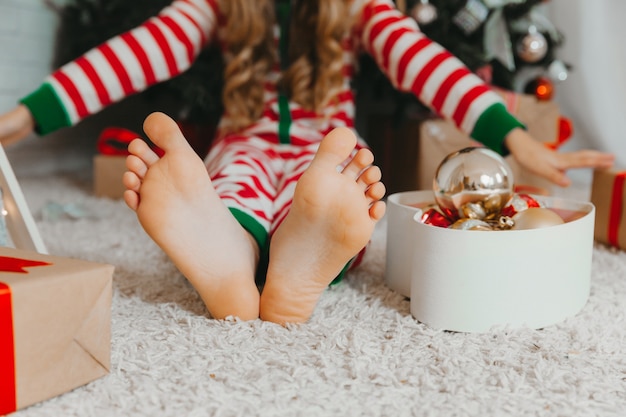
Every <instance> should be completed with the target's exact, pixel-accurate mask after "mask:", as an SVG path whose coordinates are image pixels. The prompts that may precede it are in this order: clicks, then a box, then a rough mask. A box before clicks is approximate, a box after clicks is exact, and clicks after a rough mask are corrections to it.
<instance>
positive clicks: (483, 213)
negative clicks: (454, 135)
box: [433, 147, 514, 220]
mask: <svg viewBox="0 0 626 417" xmlns="http://www.w3.org/2000/svg"><path fill="white" fill-rule="evenodd" d="M513 184H514V177H513V171H512V170H511V167H510V166H509V165H508V163H507V162H506V161H505V160H504V158H502V156H500V155H498V154H497V153H496V152H494V151H492V150H490V149H487V148H482V147H469V148H465V149H461V150H459V151H457V152H453V153H451V154H450V155H448V156H447V157H446V158H444V160H443V161H442V162H441V164H440V165H439V167H438V168H437V171H436V172H435V177H434V179H433V191H434V194H435V201H436V202H437V204H438V205H439V208H440V209H441V210H442V211H443V213H444V214H445V215H446V216H448V217H449V218H451V219H458V218H472V219H479V220H484V219H494V218H495V217H496V216H497V215H498V214H499V213H500V211H501V210H502V208H503V207H504V206H505V205H506V204H507V203H508V201H509V200H510V199H511V196H512V195H513Z"/></svg>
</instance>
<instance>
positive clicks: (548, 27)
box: [398, 0, 568, 99]
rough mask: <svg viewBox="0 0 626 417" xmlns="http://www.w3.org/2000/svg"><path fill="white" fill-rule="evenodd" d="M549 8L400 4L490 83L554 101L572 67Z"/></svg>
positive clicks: (447, 1)
mask: <svg viewBox="0 0 626 417" xmlns="http://www.w3.org/2000/svg"><path fill="white" fill-rule="evenodd" d="M400 3H402V4H400ZM404 3H406V4H405V5H404ZM545 3H546V0H408V1H406V2H405V1H398V5H399V7H406V13H407V14H408V15H409V16H411V17H412V18H413V19H415V20H416V21H417V23H418V24H419V26H420V28H421V30H422V31H423V32H424V33H425V34H426V35H428V36H429V37H430V38H431V39H433V40H435V41H436V42H438V43H440V44H441V45H443V46H444V47H446V48H447V49H448V50H449V51H450V52H452V53H453V54H454V55H455V56H457V57H458V58H459V59H460V60H461V61H463V62H464V63H465V65H467V66H468V67H469V68H470V69H471V70H473V71H474V72H476V73H477V74H478V75H479V76H480V77H481V78H483V79H484V80H485V82H487V83H489V84H493V85H496V86H499V87H501V88H504V89H508V90H513V91H517V92H526V93H532V94H536V95H537V96H538V98H543V99H550V98H551V92H552V90H553V88H552V87H553V84H554V83H556V82H558V81H563V80H564V79H566V78H567V72H568V68H567V65H566V64H564V63H563V62H561V61H560V60H558V59H557V58H556V54H555V52H556V49H557V48H558V46H560V45H561V44H562V42H563V40H564V39H563V36H562V34H561V33H560V32H559V31H558V30H557V28H556V27H554V25H553V24H552V23H551V22H550V20H549V19H548V18H547V16H546V13H545V10H544V4H545Z"/></svg>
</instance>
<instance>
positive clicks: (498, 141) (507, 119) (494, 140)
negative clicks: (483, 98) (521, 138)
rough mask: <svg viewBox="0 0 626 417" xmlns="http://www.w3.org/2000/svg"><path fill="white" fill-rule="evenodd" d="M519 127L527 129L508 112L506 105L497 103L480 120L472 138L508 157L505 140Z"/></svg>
mask: <svg viewBox="0 0 626 417" xmlns="http://www.w3.org/2000/svg"><path fill="white" fill-rule="evenodd" d="M517 127H520V128H522V129H526V126H524V124H523V123H522V122H520V121H519V120H517V119H516V118H515V117H514V116H513V115H512V114H511V113H509V112H508V111H507V109H506V107H504V104H502V103H496V104H493V105H491V106H490V107H489V108H487V110H485V111H484V112H483V114H482V115H481V116H480V117H479V118H478V121H476V125H475V126H474V130H472V133H471V135H470V136H471V137H472V138H474V139H476V140H477V141H479V142H480V143H482V144H484V145H485V146H487V147H488V148H490V149H492V150H494V151H496V152H498V153H499V154H500V155H507V154H508V153H509V150H508V149H507V148H506V147H505V146H504V138H506V135H508V134H509V132H510V131H511V130H513V129H515V128H517Z"/></svg>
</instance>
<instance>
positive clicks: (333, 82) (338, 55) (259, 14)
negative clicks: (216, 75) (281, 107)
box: [220, 0, 350, 130]
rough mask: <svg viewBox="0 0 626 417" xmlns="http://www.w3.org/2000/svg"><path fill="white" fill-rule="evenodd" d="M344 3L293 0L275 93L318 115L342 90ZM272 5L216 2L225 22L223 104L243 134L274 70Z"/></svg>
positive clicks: (253, 0)
mask: <svg viewBox="0 0 626 417" xmlns="http://www.w3.org/2000/svg"><path fill="white" fill-rule="evenodd" d="M348 1H349V0H299V1H296V5H295V7H294V8H293V12H292V19H291V27H290V29H289V39H290V43H289V62H290V64H289V67H288V68H287V69H286V70H285V71H284V73H283V77H282V79H281V80H280V87H281V88H282V89H283V90H284V91H285V92H286V94H287V96H288V97H289V98H290V99H291V100H293V101H294V102H296V103H298V104H300V105H301V106H302V107H303V108H305V109H307V110H313V111H316V112H320V111H321V110H322V109H323V108H324V107H325V106H327V105H328V104H329V103H331V102H332V101H333V99H335V98H336V96H337V94H338V92H339V91H340V90H341V87H342V84H343V45H342V41H343V39H344V36H345V34H346V31H347V30H349V28H350V22H349V21H348V19H346V16H348V15H349V13H348V10H347V8H348ZM274 3H275V1H274V0H221V4H220V5H221V8H222V10H223V11H224V17H225V19H226V22H227V23H226V30H225V39H224V41H225V48H226V55H225V58H226V67H225V70H224V80H225V83H224V89H223V97H222V98H223V104H224V107H225V109H226V110H227V113H228V115H229V118H230V120H231V123H232V126H231V127H230V128H229V130H231V129H232V130H238V129H241V128H244V127H246V126H248V125H250V124H251V123H253V122H254V121H256V120H257V119H258V118H259V117H260V116H261V113H262V112H263V104H264V103H263V93H264V85H263V82H264V79H265V76H266V75H267V74H268V73H269V72H270V71H271V69H272V68H273V67H274V66H275V65H276V64H277V62H278V57H277V52H276V50H277V48H276V44H275V40H274V33H273V25H274V23H275V21H276V15H275V6H274Z"/></svg>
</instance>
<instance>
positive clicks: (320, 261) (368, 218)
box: [260, 128, 385, 324]
mask: <svg viewBox="0 0 626 417" xmlns="http://www.w3.org/2000/svg"><path fill="white" fill-rule="evenodd" d="M355 145H356V138H355V136H354V134H353V133H352V132H351V131H350V130H349V129H345V128H340V129H335V130H334V131H332V132H331V133H330V134H329V135H328V136H326V138H324V140H323V141H322V143H321V144H320V148H319V150H318V152H317V154H316V155H315V158H314V159H313V161H312V162H311V166H310V167H309V168H308V169H307V170H306V171H305V173H304V174H303V175H302V177H301V178H300V180H299V181H298V184H297V186H296V190H295V195H294V199H293V204H292V206H291V210H290V212H289V214H288V215H287V217H286V218H285V220H284V221H283V223H282V224H281V225H280V226H279V228H278V229H277V230H276V232H275V233H274V235H273V237H272V240H271V245H270V262H269V269H268V273H267V281H266V284H265V287H264V289H263V293H262V294H261V313H260V314H261V319H263V320H269V321H273V322H276V323H280V324H286V323H302V322H305V321H307V320H308V319H309V317H310V316H311V314H312V313H313V310H314V309H315V305H316V304H317V301H318V300H319V297H320V296H321V294H322V293H323V292H324V290H325V289H326V288H327V287H328V285H329V284H330V283H331V282H332V280H333V279H334V278H335V277H337V275H338V274H339V273H340V272H341V270H342V269H343V268H344V267H345V265H346V264H347V263H348V262H349V261H350V259H352V258H353V257H354V256H355V255H356V254H357V253H358V252H359V251H360V250H361V249H363V247H365V245H366V244H367V243H368V242H369V239H370V238H371V235H372V232H373V231H374V226H375V225H376V222H377V221H378V220H380V219H381V218H382V217H383V215H384V213H385V204H384V202H382V201H380V199H381V198H382V197H383V195H384V194H385V187H384V185H383V184H382V183H381V182H380V179H381V173H380V169H379V168H378V167H376V166H373V165H371V164H372V162H373V161H374V157H373V155H372V153H371V152H370V151H369V150H365V149H362V150H360V151H359V152H358V153H357V154H356V155H355V156H354V158H353V159H352V160H351V161H350V162H349V163H348V165H347V166H346V167H345V168H344V169H343V170H342V171H341V172H339V171H338V170H337V167H338V166H339V165H340V164H341V163H343V162H344V161H345V160H346V159H347V158H348V157H349V156H350V153H351V152H352V150H353V149H354V146H355Z"/></svg>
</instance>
